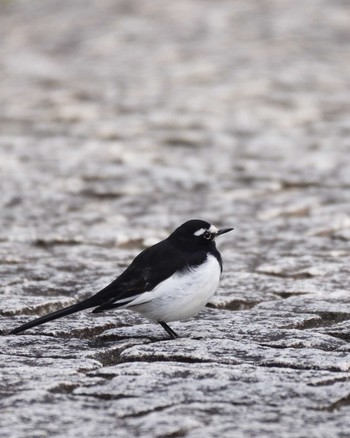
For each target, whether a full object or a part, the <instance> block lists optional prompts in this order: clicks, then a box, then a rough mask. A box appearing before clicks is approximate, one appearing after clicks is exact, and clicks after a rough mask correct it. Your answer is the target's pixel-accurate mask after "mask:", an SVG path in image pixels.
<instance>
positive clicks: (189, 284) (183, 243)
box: [10, 219, 233, 338]
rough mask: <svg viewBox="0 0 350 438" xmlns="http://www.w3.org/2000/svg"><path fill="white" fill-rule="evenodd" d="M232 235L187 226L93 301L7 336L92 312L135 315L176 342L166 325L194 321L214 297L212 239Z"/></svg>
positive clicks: (217, 264) (198, 223) (216, 257)
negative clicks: (125, 311) (116, 311)
mask: <svg viewBox="0 0 350 438" xmlns="http://www.w3.org/2000/svg"><path fill="white" fill-rule="evenodd" d="M231 230H233V228H222V229H218V228H216V227H215V226H214V225H211V224H209V223H208V222H205V221H202V220H198V219H193V220H189V221H187V222H185V223H184V224H182V225H181V226H180V227H178V228H176V230H175V231H174V232H173V233H172V234H170V236H169V237H168V238H167V239H165V240H163V241H161V242H159V243H157V244H155V245H153V246H151V247H149V248H147V249H145V250H144V251H142V252H141V253H140V254H139V255H138V256H137V257H136V258H135V259H134V260H133V261H132V263H131V264H130V265H129V267H128V268H127V269H126V270H125V271H124V272H123V273H122V274H121V275H120V276H119V277H117V278H116V279H115V280H114V281H113V282H112V283H111V284H110V285H108V286H107V287H105V288H104V289H102V290H101V291H99V292H98V293H96V294H95V295H93V296H92V297H90V298H87V299H86V300H83V301H81V302H79V303H77V304H73V305H72V306H69V307H65V308H64V309H61V310H57V311H56V312H53V313H49V314H48V315H45V316H42V317H40V318H37V319H34V320H33V321H30V322H28V323H26V324H23V325H21V326H19V327H17V328H15V329H14V330H12V331H11V332H10V334H16V333H20V332H23V331H24V330H27V329H29V328H32V327H35V326H37V325H40V324H44V323H46V322H48V321H52V320H54V319H57V318H61V317H62V316H66V315H70V314H71V313H75V312H79V311H80V310H84V309H89V308H92V307H95V309H94V310H93V313H99V312H103V311H105V310H110V309H116V308H120V309H130V310H134V311H136V312H139V313H140V314H141V315H143V316H145V317H146V318H148V319H150V320H152V321H155V322H157V323H159V324H160V325H161V326H162V327H163V328H164V330H166V332H167V333H168V334H169V336H170V337H171V338H176V337H177V336H178V335H177V334H176V333H175V332H174V330H172V329H171V328H170V327H169V326H168V324H167V323H168V322H171V321H179V320H183V319H187V318H190V317H192V316H194V315H196V314H197V313H198V312H199V311H200V310H202V309H203V307H204V306H205V305H206V304H207V303H208V301H209V300H210V299H211V297H212V296H213V295H214V293H215V291H216V289H217V287H218V285H219V279H220V274H221V272H222V259H221V255H220V253H219V251H218V250H217V248H216V245H215V238H216V237H217V236H220V235H221V234H224V233H227V232H229V231H231Z"/></svg>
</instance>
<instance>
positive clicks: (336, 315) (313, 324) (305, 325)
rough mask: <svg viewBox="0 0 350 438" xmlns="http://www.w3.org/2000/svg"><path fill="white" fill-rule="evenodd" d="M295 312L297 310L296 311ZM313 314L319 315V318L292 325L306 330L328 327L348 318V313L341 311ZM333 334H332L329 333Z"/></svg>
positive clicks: (349, 314) (349, 318) (349, 315)
mask: <svg viewBox="0 0 350 438" xmlns="http://www.w3.org/2000/svg"><path fill="white" fill-rule="evenodd" d="M296 313H297V312H296ZM314 315H317V316H319V317H320V319H309V320H305V321H303V322H301V323H299V324H298V326H296V327H294V328H295V329H297V330H308V329H313V328H318V327H329V326H332V325H334V324H338V323H339V322H343V321H348V320H350V313H341V312H315V313H314ZM330 336H334V334H332V335H330Z"/></svg>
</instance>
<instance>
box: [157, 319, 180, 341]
mask: <svg viewBox="0 0 350 438" xmlns="http://www.w3.org/2000/svg"><path fill="white" fill-rule="evenodd" d="M158 322H159V324H160V325H161V326H162V327H163V329H164V330H165V331H166V332H167V333H168V335H169V336H170V337H171V339H176V338H178V337H179V335H178V334H177V333H176V332H174V330H173V329H172V328H170V327H169V326H168V324H165V322H163V321H158Z"/></svg>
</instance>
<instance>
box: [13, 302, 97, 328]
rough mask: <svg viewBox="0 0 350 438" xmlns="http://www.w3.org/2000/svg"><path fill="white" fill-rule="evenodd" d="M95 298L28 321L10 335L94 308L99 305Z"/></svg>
mask: <svg viewBox="0 0 350 438" xmlns="http://www.w3.org/2000/svg"><path fill="white" fill-rule="evenodd" d="M92 298H95V297H91V298H88V299H87V300H84V301H81V302H80V303H77V304H73V305H72V306H69V307H65V308H64V309H61V310H57V311H56V312H52V313H49V314H48V315H44V316H41V317H40V318H36V319H34V320H33V321H29V322H27V323H26V324H23V325H20V326H19V327H16V328H15V329H13V330H11V331H10V333H9V334H10V335H15V334H16V333H20V332H23V331H24V330H28V329H29V328H32V327H36V326H37V325H41V324H45V323H46V322H49V321H52V320H53V319H57V318H61V317H62V316H66V315H70V314H71V313H76V312H80V311H81V310H84V309H88V308H90V307H95V306H97V305H98V304H99V303H98V302H96V299H92Z"/></svg>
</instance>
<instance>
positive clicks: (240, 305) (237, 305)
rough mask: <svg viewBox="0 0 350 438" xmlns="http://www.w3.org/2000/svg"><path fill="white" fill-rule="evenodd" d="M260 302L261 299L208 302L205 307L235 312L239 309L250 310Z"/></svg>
mask: <svg viewBox="0 0 350 438" xmlns="http://www.w3.org/2000/svg"><path fill="white" fill-rule="evenodd" d="M262 302H263V301H254V302H252V301H251V302H247V301H243V300H233V301H230V302H228V303H218V304H215V303H208V304H207V305H206V307H209V308H210V309H222V310H230V311H233V312H235V311H240V310H250V309H252V308H253V307H255V306H257V305H258V304H260V303H262Z"/></svg>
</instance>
